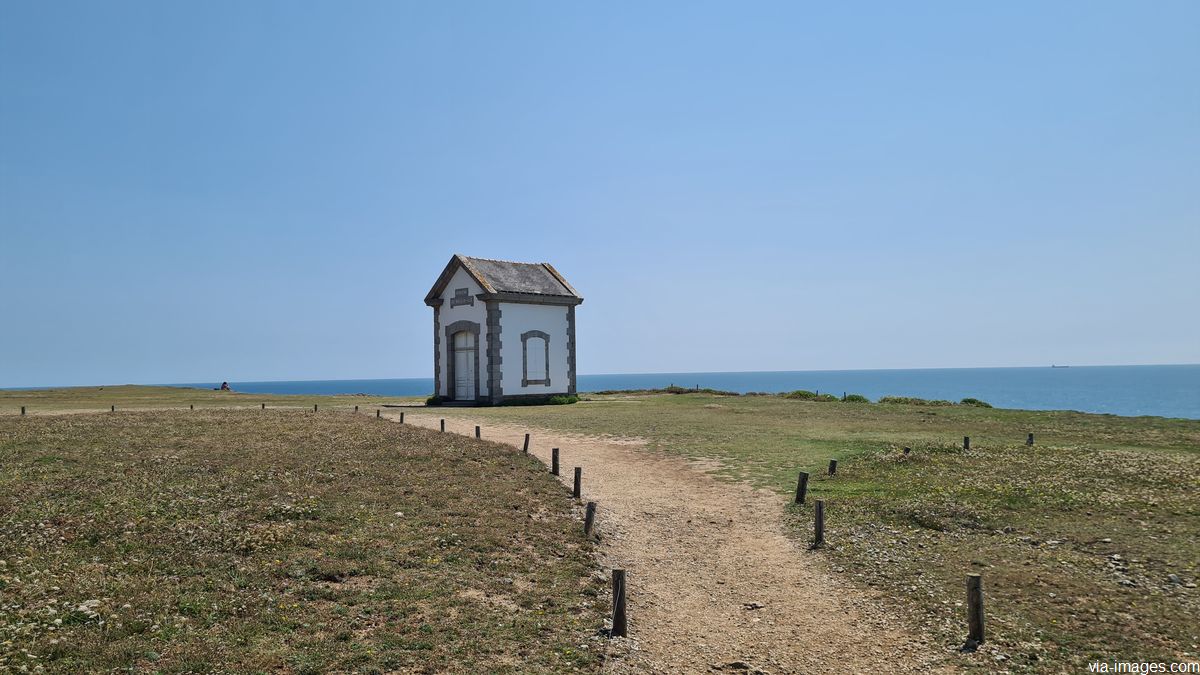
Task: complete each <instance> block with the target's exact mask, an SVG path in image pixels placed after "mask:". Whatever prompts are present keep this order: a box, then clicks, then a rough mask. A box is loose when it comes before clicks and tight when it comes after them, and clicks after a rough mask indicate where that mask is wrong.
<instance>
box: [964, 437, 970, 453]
mask: <svg viewBox="0 0 1200 675" xmlns="http://www.w3.org/2000/svg"><path fill="white" fill-rule="evenodd" d="M970 449H971V437H970V436H963V450H970Z"/></svg>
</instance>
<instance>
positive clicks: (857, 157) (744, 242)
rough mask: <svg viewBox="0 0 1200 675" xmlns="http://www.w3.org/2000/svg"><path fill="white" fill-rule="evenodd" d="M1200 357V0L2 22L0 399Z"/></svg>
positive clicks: (168, 12) (237, 11)
mask: <svg viewBox="0 0 1200 675" xmlns="http://www.w3.org/2000/svg"><path fill="white" fill-rule="evenodd" d="M455 252H461V253H465V254H468V255H474V256H480V257H491V258H501V259H514V260H530V261H541V260H546V261H550V262H552V263H553V264H554V265H555V266H556V267H557V268H558V269H559V270H560V271H561V272H562V273H563V274H565V275H566V276H567V278H568V279H569V280H570V281H571V282H572V283H573V284H574V285H575V286H576V288H578V289H579V290H580V292H581V293H582V294H583V296H584V297H585V298H586V301H585V302H584V304H583V305H582V306H581V307H580V309H579V314H578V331H579V357H578V358H579V368H580V371H581V372H583V373H604V372H643V371H645V372H676V371H719V370H809V369H842V368H902V367H955V366H1008V365H1044V364H1049V363H1060V364H1061V363H1069V364H1126V363H1184V362H1188V363H1195V362H1200V271H1198V270H1200V3H1196V2H1154V3H1136V2H1115V3H1114V2H1013V3H961V2H916V3H890V2H878V3H866V2H853V3H796V2H780V3H766V2H763V3H721V2H711V3H710V2H699V3H694V2H688V3H682V2H679V3H666V2H659V3H632V2H616V3H557V2H503V3H497V2H450V3H444V2H427V3H407V2H406V3H401V2H354V3H334V2H305V3H289V2H250V3H245V2H214V3H202V4H195V3H182V2H111V3H93V2H78V3H74V2H55V3H21V2H4V3H0V280H2V283H0V387H5V386H34V385H59V384H101V383H123V382H137V383H153V382H189V381H220V380H231V381H236V380H262V379H327V378H330V379H331V378H375V377H421V376H431V374H432V338H431V333H432V328H431V321H432V312H431V310H430V309H429V308H427V307H426V306H425V305H424V304H423V303H422V298H423V297H424V294H425V292H426V291H427V290H428V288H429V286H430V285H431V284H432V283H433V281H434V279H435V278H436V277H437V275H438V273H439V272H440V271H441V269H442V267H443V266H444V265H445V263H446V261H447V260H448V259H449V257H450V256H451V254H453V253H455Z"/></svg>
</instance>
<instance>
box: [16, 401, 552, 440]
mask: <svg viewBox="0 0 1200 675" xmlns="http://www.w3.org/2000/svg"><path fill="white" fill-rule="evenodd" d="M24 416H25V406H21V417H24ZM525 438H529V436H526V437H525Z"/></svg>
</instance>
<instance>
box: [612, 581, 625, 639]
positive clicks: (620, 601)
mask: <svg viewBox="0 0 1200 675" xmlns="http://www.w3.org/2000/svg"><path fill="white" fill-rule="evenodd" d="M612 584H613V615H612V631H611V632H610V633H609V635H610V636H611V637H625V636H626V635H627V634H628V633H629V626H628V624H627V621H626V618H625V570H613V572H612Z"/></svg>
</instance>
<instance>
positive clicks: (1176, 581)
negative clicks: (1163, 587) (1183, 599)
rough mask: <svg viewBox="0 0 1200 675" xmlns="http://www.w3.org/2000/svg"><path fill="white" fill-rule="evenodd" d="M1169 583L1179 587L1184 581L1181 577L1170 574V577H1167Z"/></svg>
mask: <svg viewBox="0 0 1200 675" xmlns="http://www.w3.org/2000/svg"><path fill="white" fill-rule="evenodd" d="M1167 581H1169V582H1171V583H1173V584H1175V585H1176V586H1178V585H1179V584H1181V583H1183V580H1182V579H1180V578H1179V575H1178V574H1168V575H1167Z"/></svg>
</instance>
